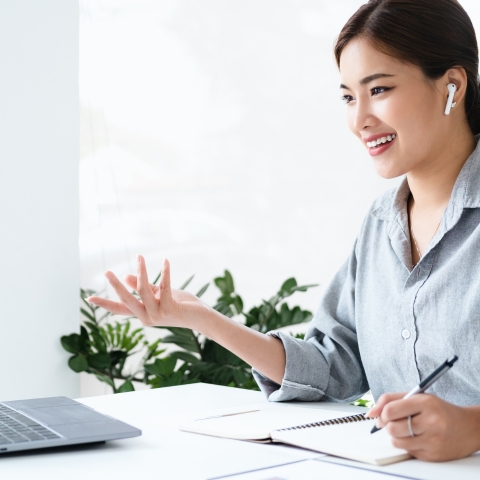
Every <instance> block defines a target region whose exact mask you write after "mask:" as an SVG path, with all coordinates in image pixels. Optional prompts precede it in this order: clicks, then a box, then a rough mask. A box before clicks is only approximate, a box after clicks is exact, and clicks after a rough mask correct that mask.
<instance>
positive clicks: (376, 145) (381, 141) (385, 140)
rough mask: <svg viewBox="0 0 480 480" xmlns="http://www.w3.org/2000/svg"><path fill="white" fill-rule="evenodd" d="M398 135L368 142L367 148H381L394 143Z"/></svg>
mask: <svg viewBox="0 0 480 480" xmlns="http://www.w3.org/2000/svg"><path fill="white" fill-rule="evenodd" d="M396 137H397V135H396V134H395V133H393V134H392V135H387V136H386V137H381V138H377V139H376V140H373V141H371V142H367V147H368V148H379V147H381V146H383V145H385V144H388V143H391V142H393V140H395V138H396Z"/></svg>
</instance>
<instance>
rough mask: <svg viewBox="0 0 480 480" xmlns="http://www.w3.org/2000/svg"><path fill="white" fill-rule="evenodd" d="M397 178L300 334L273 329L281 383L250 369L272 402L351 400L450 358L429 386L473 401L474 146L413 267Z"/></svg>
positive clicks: (476, 281) (476, 304)
mask: <svg viewBox="0 0 480 480" xmlns="http://www.w3.org/2000/svg"><path fill="white" fill-rule="evenodd" d="M409 195H410V190H409V187H408V183H407V181H406V179H405V180H404V181H403V183H402V184H401V185H400V186H399V187H398V188H396V189H393V190H390V191H388V192H387V193H386V194H384V195H383V196H382V197H380V198H379V199H377V200H376V201H375V202H374V204H373V205H372V207H371V209H370V211H369V212H368V214H367V216H366V218H365V221H364V223H363V226H362V229H361V231H360V234H359V235H358V238H357V240H356V242H355V245H354V248H353V251H352V252H351V255H350V257H349V258H348V260H347V261H346V263H345V264H344V265H343V266H342V268H341V269H340V271H339V272H338V273H337V274H336V276H335V277H334V278H333V280H332V282H331V284H330V285H329V287H328V289H327V291H326V292H325V294H324V296H323V299H322V301H321V303H320V307H319V308H318V311H317V313H316V314H315V316H314V318H313V320H312V322H311V324H310V326H309V329H308V331H307V334H306V336H305V340H304V341H303V340H298V339H295V338H293V337H291V336H290V335H288V334H284V333H281V332H272V333H271V334H272V335H275V336H277V337H278V338H280V339H281V340H282V342H283V344H284V346H285V351H286V358H287V363H286V369H285V375H284V378H283V382H282V385H278V384H277V383H275V382H273V381H271V380H269V379H268V378H266V377H265V376H263V375H261V374H260V373H259V372H256V371H254V375H255V378H256V380H257V382H258V383H259V385H260V388H261V389H262V391H263V392H264V393H265V394H266V395H267V396H268V398H269V400H271V401H287V400H294V399H296V400H307V401H318V400H326V401H337V402H350V401H352V400H355V399H357V398H359V397H361V396H362V395H363V394H364V393H365V392H367V391H368V390H369V389H370V390H371V391H372V393H373V396H374V398H375V399H378V397H379V396H380V395H381V394H382V393H385V392H403V391H407V390H410V389H412V388H413V387H414V386H415V385H418V383H419V382H420V381H421V380H422V379H424V378H425V377H426V376H427V375H428V374H429V373H430V372H431V371H432V370H434V369H435V368H436V367H437V366H438V365H440V364H441V363H442V362H444V361H445V360H446V358H447V357H450V356H452V355H453V354H456V355H458V357H459V360H458V362H457V363H456V364H455V366H454V367H453V368H452V369H451V370H450V371H449V372H448V373H447V374H445V375H444V376H443V377H442V378H440V380H438V381H437V382H436V383H435V384H434V385H433V386H432V387H430V389H429V390H428V392H429V393H434V394H435V395H438V396H439V397H440V398H443V399H444V400H446V401H448V402H451V403H454V404H457V405H474V404H480V142H479V143H478V144H477V147H476V149H475V151H474V152H473V153H472V155H471V156H470V157H469V158H468V159H467V161H466V162H465V164H464V166H463V168H462V170H461V171H460V174H459V175H458V178H457V181H456V183H455V186H454V188H453V191H452V195H451V199H450V202H449V204H448V206H447V208H446V210H445V212H444V214H443V217H442V220H441V223H440V227H439V229H438V231H437V233H436V235H435V236H434V238H433V239H432V241H431V243H430V245H429V247H428V249H427V250H426V251H425V253H424V256H423V257H422V258H421V260H420V262H419V263H418V264H417V265H416V266H413V264H412V256H411V244H410V235H409V229H408V215H407V200H408V197H409Z"/></svg>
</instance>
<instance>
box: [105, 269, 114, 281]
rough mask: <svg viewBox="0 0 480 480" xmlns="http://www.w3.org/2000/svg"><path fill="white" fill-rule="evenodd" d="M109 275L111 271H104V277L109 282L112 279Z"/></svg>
mask: <svg viewBox="0 0 480 480" xmlns="http://www.w3.org/2000/svg"><path fill="white" fill-rule="evenodd" d="M110 275H111V273H110V272H109V271H106V272H105V278H106V279H107V280H108V281H109V282H111V281H112V279H111V278H110Z"/></svg>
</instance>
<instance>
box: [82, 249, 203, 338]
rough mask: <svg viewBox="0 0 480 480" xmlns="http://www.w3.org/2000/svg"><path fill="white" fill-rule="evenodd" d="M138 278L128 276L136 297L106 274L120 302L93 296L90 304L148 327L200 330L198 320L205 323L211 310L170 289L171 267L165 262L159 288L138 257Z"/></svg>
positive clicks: (142, 259) (108, 272)
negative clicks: (135, 318)
mask: <svg viewBox="0 0 480 480" xmlns="http://www.w3.org/2000/svg"><path fill="white" fill-rule="evenodd" d="M137 261H138V275H137V276H136V277H135V276H134V275H127V276H125V283H126V284H127V285H128V286H129V287H130V288H132V289H133V290H135V291H136V292H137V293H138V295H139V297H140V300H139V299H138V298H136V297H135V296H134V295H132V294H131V293H130V292H129V291H128V290H127V288H126V287H125V286H124V285H123V284H122V282H120V280H119V279H118V278H117V277H116V276H115V274H114V273H113V272H110V271H107V272H105V276H106V278H107V280H108V281H109V282H110V284H111V285H112V287H113V288H114V290H115V292H116V293H117V295H118V297H119V299H120V302H115V301H112V300H107V299H106V298H102V297H97V296H92V297H89V298H87V299H86V300H87V301H88V302H90V303H93V304H94V305H98V306H99V307H102V308H104V309H105V310H108V311H109V312H112V313H114V314H117V315H128V316H135V317H138V318H139V319H140V321H141V322H142V323H143V324H144V325H148V326H162V327H186V328H194V329H198V326H197V325H195V324H194V323H195V320H196V319H201V318H203V317H204V316H205V314H206V313H208V311H209V310H210V307H209V306H208V305H206V304H205V303H204V302H202V301H201V300H200V299H199V298H198V297H196V296H195V295H193V294H191V293H189V292H185V291H183V290H176V289H173V290H172V288H171V286H170V263H169V262H168V260H167V259H165V260H164V261H163V269H162V275H161V277H160V284H159V285H158V286H156V285H152V284H151V283H149V282H148V276H147V269H146V266H145V259H144V258H143V257H142V256H141V255H138V258H137Z"/></svg>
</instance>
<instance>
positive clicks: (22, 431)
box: [0, 404, 62, 445]
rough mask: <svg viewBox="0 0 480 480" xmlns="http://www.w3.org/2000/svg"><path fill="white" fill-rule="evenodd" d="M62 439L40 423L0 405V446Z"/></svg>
mask: <svg viewBox="0 0 480 480" xmlns="http://www.w3.org/2000/svg"><path fill="white" fill-rule="evenodd" d="M55 438H62V437H61V436H60V435H58V434H56V433H55V432H52V430H49V429H48V428H46V427H44V426H43V425H41V424H40V423H38V422H36V421H35V420H32V419H31V418H28V417H26V416H25V415H22V414H21V413H18V412H16V411H15V410H13V409H12V408H10V407H7V406H5V405H2V404H0V445H8V444H12V443H23V442H39V441H45V440H52V439H55Z"/></svg>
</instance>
